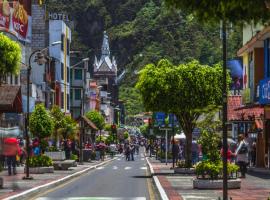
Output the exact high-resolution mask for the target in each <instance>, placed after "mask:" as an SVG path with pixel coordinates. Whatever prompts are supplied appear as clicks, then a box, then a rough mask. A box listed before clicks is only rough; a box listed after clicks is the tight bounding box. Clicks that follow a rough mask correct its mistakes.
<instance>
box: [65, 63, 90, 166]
mask: <svg viewBox="0 0 270 200" xmlns="http://www.w3.org/2000/svg"><path fill="white" fill-rule="evenodd" d="M88 61H89V58H84V59H82V60H81V61H79V62H78V63H76V64H74V65H72V66H70V68H74V67H76V66H78V65H80V64H82V63H84V68H83V69H84V73H83V74H84V76H83V92H82V93H83V97H82V101H81V114H80V115H81V117H83V116H84V98H85V86H86V84H87V83H86V72H87V67H88ZM80 131H83V134H82V133H81V132H80V157H79V162H80V164H82V163H83V150H82V140H83V137H82V136H83V135H84V122H81V129H80Z"/></svg>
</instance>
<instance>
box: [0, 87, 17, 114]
mask: <svg viewBox="0 0 270 200" xmlns="http://www.w3.org/2000/svg"><path fill="white" fill-rule="evenodd" d="M0 112H22V97H21V87H20V86H15V85H1V86H0Z"/></svg>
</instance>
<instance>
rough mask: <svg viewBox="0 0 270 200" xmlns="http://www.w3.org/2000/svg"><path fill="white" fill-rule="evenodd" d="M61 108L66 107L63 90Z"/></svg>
mask: <svg viewBox="0 0 270 200" xmlns="http://www.w3.org/2000/svg"><path fill="white" fill-rule="evenodd" d="M61 108H62V109H64V92H61Z"/></svg>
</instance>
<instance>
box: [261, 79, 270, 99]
mask: <svg viewBox="0 0 270 200" xmlns="http://www.w3.org/2000/svg"><path fill="white" fill-rule="evenodd" d="M259 103H260V104H270V78H266V79H263V80H261V81H260V93H259Z"/></svg>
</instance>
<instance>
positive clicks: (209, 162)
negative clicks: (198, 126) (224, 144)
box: [193, 130, 241, 189]
mask: <svg viewBox="0 0 270 200" xmlns="http://www.w3.org/2000/svg"><path fill="white" fill-rule="evenodd" d="M198 143H199V144H200V145H201V146H202V153H203V154H204V157H205V160H203V161H201V162H199V163H197V164H196V166H195V173H196V178H195V179H194V180H193V187H194V188H198V189H221V188H222V187H223V179H222V178H223V162H222V160H221V155H220V152H219V150H218V146H219V143H220V137H219V136H218V135H217V134H216V133H214V132H213V131H209V130H203V131H202V133H201V136H200V138H199V140H198ZM227 170H228V188H229V189H237V188H240V187H241V180H240V179H238V177H237V172H238V170H239V168H238V166H237V165H235V164H234V163H229V162H228V169H227Z"/></svg>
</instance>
